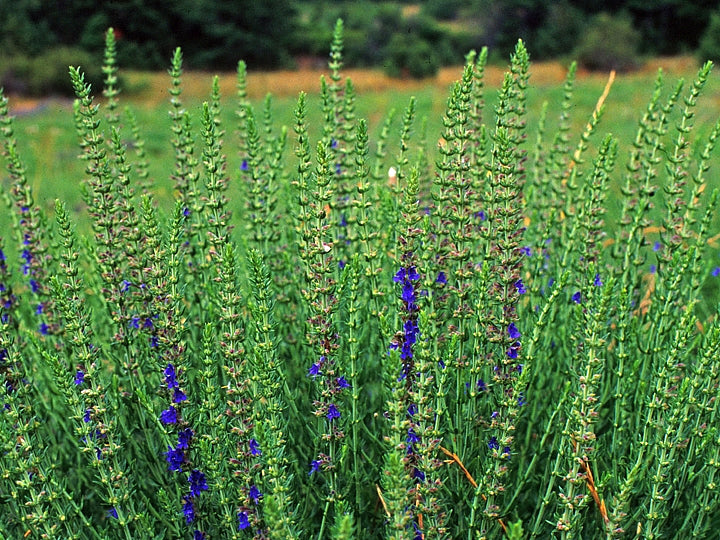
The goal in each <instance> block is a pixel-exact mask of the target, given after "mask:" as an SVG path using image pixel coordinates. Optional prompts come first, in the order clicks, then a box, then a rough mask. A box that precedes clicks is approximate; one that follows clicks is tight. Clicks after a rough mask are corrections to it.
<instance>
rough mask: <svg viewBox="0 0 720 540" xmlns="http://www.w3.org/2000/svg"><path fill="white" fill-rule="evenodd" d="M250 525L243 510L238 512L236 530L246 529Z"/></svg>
mask: <svg viewBox="0 0 720 540" xmlns="http://www.w3.org/2000/svg"><path fill="white" fill-rule="evenodd" d="M248 527H250V520H249V519H248V515H247V513H245V512H238V530H241V531H242V530H243V529H247V528H248Z"/></svg>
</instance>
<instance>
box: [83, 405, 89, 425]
mask: <svg viewBox="0 0 720 540" xmlns="http://www.w3.org/2000/svg"><path fill="white" fill-rule="evenodd" d="M83 422H85V423H86V424H87V423H88V422H90V409H85V415H84V416H83Z"/></svg>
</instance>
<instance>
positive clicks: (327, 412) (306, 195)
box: [295, 95, 349, 537]
mask: <svg viewBox="0 0 720 540" xmlns="http://www.w3.org/2000/svg"><path fill="white" fill-rule="evenodd" d="M295 131H296V133H297V134H298V145H299V146H298V150H297V155H298V157H299V158H300V165H299V170H298V181H297V184H296V185H297V194H298V197H299V201H298V202H299V205H300V208H301V211H300V214H299V216H298V226H297V229H298V235H299V245H298V248H299V254H300V259H301V260H302V262H303V270H304V274H305V279H306V281H305V284H304V288H303V290H302V294H303V298H304V300H305V302H306V306H307V310H308V314H309V317H308V319H307V331H306V342H307V346H308V349H309V350H310V351H311V355H312V356H311V358H312V363H311V364H310V365H309V366H308V368H307V376H308V377H310V378H311V379H312V380H313V381H315V392H314V393H315V399H314V401H313V414H314V415H315V416H316V417H317V418H318V424H319V425H318V433H317V435H316V436H317V437H319V439H320V440H319V441H317V443H316V448H317V450H316V454H315V456H314V459H312V460H311V462H310V464H309V466H310V473H311V474H316V473H317V474H318V476H321V477H322V479H323V480H324V482H325V484H326V487H325V489H324V491H325V495H324V498H325V506H324V510H323V513H322V522H321V525H320V533H318V535H319V537H321V536H322V534H323V531H324V529H325V526H326V522H327V519H328V517H329V515H330V510H331V508H332V507H333V505H334V504H335V503H337V502H338V501H339V498H340V496H341V495H342V493H341V491H340V486H339V484H338V482H339V477H338V461H339V459H340V455H339V449H340V447H339V443H340V441H341V440H342V439H343V437H344V436H345V431H344V428H343V426H344V424H345V419H344V417H343V402H344V397H343V391H344V389H345V388H347V387H348V386H349V383H348V382H347V380H346V379H345V377H344V376H343V374H342V373H340V372H339V370H338V366H337V354H338V349H339V348H340V334H339V332H338V323H337V321H336V317H337V315H336V313H337V309H338V302H339V297H338V292H339V291H338V284H337V281H336V279H335V273H336V271H335V269H336V268H337V262H336V259H335V249H334V246H335V243H336V239H335V238H334V236H333V234H332V225H331V221H330V216H329V215H328V212H327V208H328V205H329V203H330V201H331V200H332V198H333V196H334V191H333V187H332V178H333V171H332V170H331V166H332V165H331V162H330V158H331V155H332V154H331V153H330V152H329V151H328V148H327V147H326V146H325V145H324V144H323V143H322V142H319V143H318V145H317V150H316V163H317V165H316V168H315V171H314V172H311V170H310V168H311V161H310V160H311V158H310V146H309V141H308V136H307V127H306V125H305V104H304V96H303V95H301V97H300V100H299V101H298V108H297V110H296V127H295Z"/></svg>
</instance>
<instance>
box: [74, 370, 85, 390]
mask: <svg viewBox="0 0 720 540" xmlns="http://www.w3.org/2000/svg"><path fill="white" fill-rule="evenodd" d="M84 382H85V373H83V372H82V371H81V370H79V369H78V370H77V372H76V373H75V384H76V385H78V386H79V385H81V384H82V383H84Z"/></svg>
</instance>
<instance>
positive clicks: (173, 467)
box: [165, 446, 185, 472]
mask: <svg viewBox="0 0 720 540" xmlns="http://www.w3.org/2000/svg"><path fill="white" fill-rule="evenodd" d="M165 461H167V462H168V471H170V472H181V471H182V466H183V463H185V453H184V452H183V451H182V450H181V449H180V448H179V447H178V448H173V447H172V446H168V451H167V452H165Z"/></svg>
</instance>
